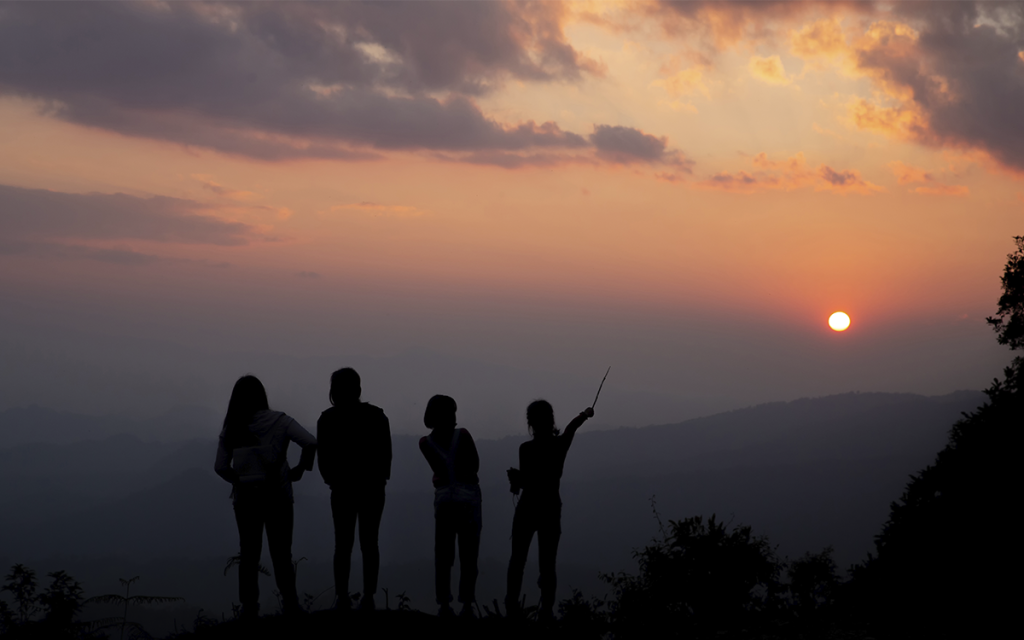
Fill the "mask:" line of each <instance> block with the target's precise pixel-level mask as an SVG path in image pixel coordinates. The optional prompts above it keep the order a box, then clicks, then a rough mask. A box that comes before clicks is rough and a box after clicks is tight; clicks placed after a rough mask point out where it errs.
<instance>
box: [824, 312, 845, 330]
mask: <svg viewBox="0 0 1024 640" xmlns="http://www.w3.org/2000/svg"><path fill="white" fill-rule="evenodd" d="M828 326H830V327H832V330H833V331H846V330H847V329H849V328H850V316H848V315H846V314H845V313H843V312H842V311H836V312H835V313H833V314H832V315H830V316H829V317H828Z"/></svg>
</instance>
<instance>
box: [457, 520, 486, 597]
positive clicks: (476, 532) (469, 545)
mask: <svg viewBox="0 0 1024 640" xmlns="http://www.w3.org/2000/svg"><path fill="white" fill-rule="evenodd" d="M458 506H459V511H460V513H459V522H458V536H459V602H461V603H463V604H465V605H468V604H472V603H473V602H476V579H477V575H478V571H477V557H478V556H479V554H480V528H481V526H480V525H481V513H480V505H472V504H460V505H458Z"/></svg>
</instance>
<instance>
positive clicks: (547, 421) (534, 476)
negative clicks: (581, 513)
mask: <svg viewBox="0 0 1024 640" xmlns="http://www.w3.org/2000/svg"><path fill="white" fill-rule="evenodd" d="M593 416H594V410H593V409H592V408H589V407H588V408H587V409H585V410H583V411H581V412H580V414H579V415H578V416H576V417H575V418H573V419H572V422H570V423H569V425H568V426H567V427H566V428H565V433H564V434H563V435H558V429H556V428H555V412H554V410H553V409H552V408H551V404H550V403H549V402H547V401H546V400H535V401H534V402H531V403H530V406H528V407H527V408H526V423H527V425H528V427H529V430H530V433H531V434H533V439H532V440H528V441H527V442H524V443H523V444H522V445H520V447H519V469H518V470H516V469H509V472H508V475H509V481H510V482H511V484H512V490H513V492H514V493H516V492H518V491H517V489H518V488H519V487H521V488H522V492H523V494H522V497H521V498H520V500H519V504H518V505H516V513H515V516H513V518H512V557H511V559H510V560H509V562H508V582H507V584H506V587H507V591H506V592H505V606H506V608H508V609H509V611H516V610H518V608H519V593H520V591H521V590H522V586H523V569H525V568H526V556H527V554H528V553H529V551H530V543H531V542H532V541H533V534H534V533H536V534H537V546H538V552H539V556H540V558H539V559H540V579H539V580H538V581H537V582H538V584H539V585H540V611H539V615H540V616H541V617H543V618H552V617H554V606H555V588H556V586H557V584H558V581H557V578H556V576H555V558H556V556H557V554H558V540H559V538H560V537H561V535H562V523H561V520H562V498H561V496H560V495H559V493H558V487H559V484H560V482H561V478H562V468H563V466H564V465H565V456H566V454H567V453H568V452H569V446H570V445H572V440H573V437H574V436H575V435H576V430H577V429H579V428H580V427H581V426H582V425H583V423H584V422H586V421H587V419H588V418H592V417H593Z"/></svg>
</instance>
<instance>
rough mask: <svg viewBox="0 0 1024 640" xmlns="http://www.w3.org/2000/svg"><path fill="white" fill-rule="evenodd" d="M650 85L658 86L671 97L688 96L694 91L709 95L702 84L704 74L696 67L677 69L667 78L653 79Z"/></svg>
mask: <svg viewBox="0 0 1024 640" xmlns="http://www.w3.org/2000/svg"><path fill="white" fill-rule="evenodd" d="M650 86H651V87H660V88H661V89H664V90H665V92H666V93H668V94H669V95H670V96H672V97H679V96H689V95H693V94H695V93H699V94H701V95H703V96H704V97H705V98H710V97H711V92H710V91H708V87H707V85H706V84H704V75H703V73H702V71H701V70H700V69H699V68H698V67H690V68H688V69H683V70H681V71H677V72H676V73H674V74H672V75H670V76H668V77H667V78H662V79H660V80H655V81H654V82H652V83H651V85H650Z"/></svg>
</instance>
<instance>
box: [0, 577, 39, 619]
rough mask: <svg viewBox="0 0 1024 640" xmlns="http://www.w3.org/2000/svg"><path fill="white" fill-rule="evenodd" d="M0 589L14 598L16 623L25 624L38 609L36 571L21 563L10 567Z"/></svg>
mask: <svg viewBox="0 0 1024 640" xmlns="http://www.w3.org/2000/svg"><path fill="white" fill-rule="evenodd" d="M5 580H6V582H4V586H3V588H2V589H0V591H8V592H10V594H11V597H12V598H13V599H14V607H15V612H16V614H17V618H16V620H14V622H16V623H17V624H25V623H26V622H28V621H29V620H31V619H32V616H33V615H35V613H36V612H37V611H39V607H38V606H37V605H36V572H35V571H33V570H32V569H29V568H28V567H26V566H25V565H23V564H16V565H14V566H13V567H11V570H10V572H9V573H8V574H7V576H6V578H5Z"/></svg>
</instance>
